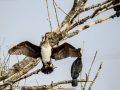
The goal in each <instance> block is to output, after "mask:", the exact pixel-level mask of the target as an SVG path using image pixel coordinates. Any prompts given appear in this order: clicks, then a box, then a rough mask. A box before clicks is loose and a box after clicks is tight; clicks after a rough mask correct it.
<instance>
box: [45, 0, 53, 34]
mask: <svg viewBox="0 0 120 90" xmlns="http://www.w3.org/2000/svg"><path fill="white" fill-rule="evenodd" d="M46 3H47V11H48V17H49V22H50V27H51V32H52V24H51V20H50V14H49V9H48V1H47V0H46Z"/></svg>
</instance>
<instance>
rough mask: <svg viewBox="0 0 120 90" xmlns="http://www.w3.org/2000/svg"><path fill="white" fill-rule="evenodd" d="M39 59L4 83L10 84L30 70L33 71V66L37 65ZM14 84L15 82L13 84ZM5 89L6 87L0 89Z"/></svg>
mask: <svg viewBox="0 0 120 90" xmlns="http://www.w3.org/2000/svg"><path fill="white" fill-rule="evenodd" d="M39 59H40V58H37V59H34V60H33V61H32V62H31V63H30V64H29V65H28V66H27V67H25V68H24V69H22V70H20V71H19V72H18V73H17V74H15V75H13V76H12V77H11V78H10V79H8V80H7V81H6V82H4V83H7V84H8V83H10V84H11V82H12V81H14V80H16V79H18V78H20V77H21V76H23V75H24V74H26V73H27V72H28V71H30V70H31V69H33V68H34V67H35V66H37V65H38V63H39ZM14 83H15V82H14ZM6 87H7V85H5V86H1V87H0V89H5V88H6Z"/></svg>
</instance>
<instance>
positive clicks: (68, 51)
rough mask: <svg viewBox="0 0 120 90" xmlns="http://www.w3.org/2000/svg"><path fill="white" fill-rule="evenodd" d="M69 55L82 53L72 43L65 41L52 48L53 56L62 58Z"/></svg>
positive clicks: (57, 58)
mask: <svg viewBox="0 0 120 90" xmlns="http://www.w3.org/2000/svg"><path fill="white" fill-rule="evenodd" d="M67 57H81V53H80V52H79V51H78V50H77V49H76V48H75V47H73V46H72V45H70V44H68V43H64V44H62V45H60V46H58V47H54V48H53V49H52V56H51V58H53V59H55V60H60V59H63V58H67Z"/></svg>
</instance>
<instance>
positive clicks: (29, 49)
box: [8, 41, 41, 58]
mask: <svg viewBox="0 0 120 90" xmlns="http://www.w3.org/2000/svg"><path fill="white" fill-rule="evenodd" d="M40 52H41V48H40V47H39V46H36V45H34V44H32V43H30V42H29V41H25V42H21V43H20V44H18V45H16V46H14V47H12V48H11V49H10V50H9V51H8V53H9V54H14V55H21V54H23V55H26V56H29V57H33V58H37V57H40V56H41V54H40Z"/></svg>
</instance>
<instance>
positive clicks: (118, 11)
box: [113, 0, 120, 17]
mask: <svg viewBox="0 0 120 90" xmlns="http://www.w3.org/2000/svg"><path fill="white" fill-rule="evenodd" d="M118 3H120V0H114V1H113V5H115V4H118ZM114 10H115V11H116V15H117V17H119V16H120V6H117V7H115V8H114Z"/></svg>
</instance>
